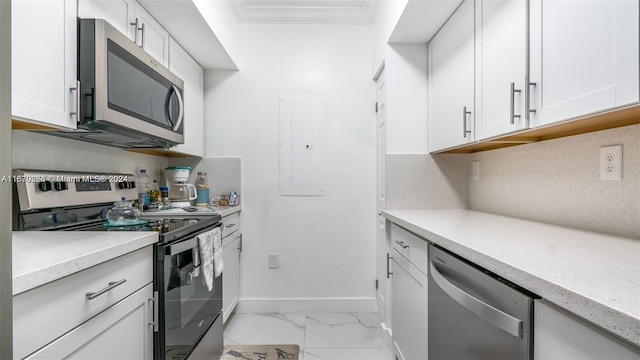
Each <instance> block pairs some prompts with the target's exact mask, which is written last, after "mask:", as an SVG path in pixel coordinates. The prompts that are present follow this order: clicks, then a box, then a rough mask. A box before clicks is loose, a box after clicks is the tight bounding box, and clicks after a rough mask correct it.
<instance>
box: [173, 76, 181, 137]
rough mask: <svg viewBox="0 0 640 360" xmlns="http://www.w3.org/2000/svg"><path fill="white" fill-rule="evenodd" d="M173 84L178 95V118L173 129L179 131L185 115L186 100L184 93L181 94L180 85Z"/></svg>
mask: <svg viewBox="0 0 640 360" xmlns="http://www.w3.org/2000/svg"><path fill="white" fill-rule="evenodd" d="M171 86H173V91H174V92H175V93H176V96H177V97H178V107H179V110H178V119H177V121H176V125H175V126H174V127H173V131H178V129H179V128H180V124H182V117H183V116H184V100H183V99H182V94H180V89H178V87H177V86H175V85H171Z"/></svg>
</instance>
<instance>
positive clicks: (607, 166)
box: [600, 145, 622, 180]
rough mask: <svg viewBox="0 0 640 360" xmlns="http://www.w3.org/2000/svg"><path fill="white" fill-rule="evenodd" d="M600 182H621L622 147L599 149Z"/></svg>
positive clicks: (614, 146) (613, 146)
mask: <svg viewBox="0 0 640 360" xmlns="http://www.w3.org/2000/svg"><path fill="white" fill-rule="evenodd" d="M600 180H622V145H612V146H603V147H601V148H600Z"/></svg>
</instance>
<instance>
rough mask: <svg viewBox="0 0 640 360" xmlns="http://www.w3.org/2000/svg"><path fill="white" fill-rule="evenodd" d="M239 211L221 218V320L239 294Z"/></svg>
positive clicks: (235, 304) (224, 319)
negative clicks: (222, 268)
mask: <svg viewBox="0 0 640 360" xmlns="http://www.w3.org/2000/svg"><path fill="white" fill-rule="evenodd" d="M239 220H240V217H239V213H234V214H230V215H227V216H225V217H223V218H222V224H223V230H222V236H223V238H222V262H223V264H224V271H223V272H222V276H223V279H222V322H223V323H226V322H227V319H228V318H229V316H231V314H232V313H233V310H234V309H235V308H236V306H237V305H238V298H239V296H240V253H241V252H242V234H241V233H240V231H238V229H239V228H240V222H239Z"/></svg>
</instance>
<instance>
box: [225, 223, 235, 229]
mask: <svg viewBox="0 0 640 360" xmlns="http://www.w3.org/2000/svg"><path fill="white" fill-rule="evenodd" d="M234 226H236V224H235V223H233V224H227V225H225V227H226V228H227V229H228V228H230V227H234Z"/></svg>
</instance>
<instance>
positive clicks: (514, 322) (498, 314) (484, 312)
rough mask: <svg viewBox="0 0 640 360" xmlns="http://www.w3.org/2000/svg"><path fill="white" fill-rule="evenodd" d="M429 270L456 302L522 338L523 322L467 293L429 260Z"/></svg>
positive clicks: (443, 289)
mask: <svg viewBox="0 0 640 360" xmlns="http://www.w3.org/2000/svg"><path fill="white" fill-rule="evenodd" d="M429 270H431V277H432V278H433V281H435V282H436V284H438V286H439V287H440V288H441V289H442V291H444V292H445V293H447V295H449V296H450V297H451V298H452V299H454V300H455V301H456V302H458V304H460V305H462V306H464V307H465V308H466V309H468V310H469V311H471V312H472V313H474V314H476V315H478V316H480V317H481V318H483V319H485V320H486V321H488V322H490V323H492V324H493V325H495V326H497V327H499V328H500V329H502V330H504V331H506V332H508V333H509V334H511V335H513V336H515V337H517V338H522V336H523V323H522V320H520V319H518V318H515V317H513V316H511V315H509V314H507V313H505V312H504V311H501V310H499V309H496V308H495V307H493V306H491V305H489V304H487V303H485V302H484V301H482V300H480V299H478V298H476V297H474V296H473V295H470V294H468V293H467V292H465V291H464V290H462V289H460V288H459V287H457V286H455V285H454V284H452V283H451V282H450V281H449V280H447V279H446V278H445V277H444V276H443V275H442V274H440V272H439V271H438V268H436V266H435V265H434V264H433V262H429ZM496 281H497V280H496Z"/></svg>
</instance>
